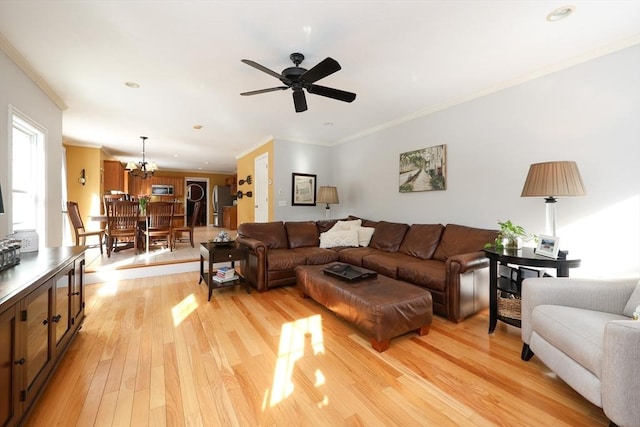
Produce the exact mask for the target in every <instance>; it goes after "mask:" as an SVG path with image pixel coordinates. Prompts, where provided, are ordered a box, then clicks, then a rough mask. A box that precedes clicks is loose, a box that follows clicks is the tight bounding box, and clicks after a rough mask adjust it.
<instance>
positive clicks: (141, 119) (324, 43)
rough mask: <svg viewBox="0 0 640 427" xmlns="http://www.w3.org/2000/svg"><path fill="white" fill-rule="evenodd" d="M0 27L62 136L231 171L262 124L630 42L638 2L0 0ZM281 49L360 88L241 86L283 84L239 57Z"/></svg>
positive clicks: (446, 98)
mask: <svg viewBox="0 0 640 427" xmlns="http://www.w3.org/2000/svg"><path fill="white" fill-rule="evenodd" d="M566 4H572V5H574V6H575V13H573V14H572V15H571V16H570V17H568V18H567V19H564V20H561V21H558V22H549V21H547V20H546V19H545V18H546V16H547V14H548V13H549V12H551V11H552V10H553V9H555V8H557V7H560V6H564V5H566ZM0 34H1V35H2V36H4V38H5V39H6V41H8V42H9V43H10V44H11V45H12V46H13V47H14V48H15V49H16V50H17V51H18V52H19V53H20V54H21V55H22V56H23V57H24V59H26V61H27V62H28V63H29V64H30V65H31V66H32V67H33V68H34V69H35V71H36V72H37V73H38V74H40V76H42V78H43V79H44V80H45V81H46V83H48V85H49V86H50V87H51V88H52V89H53V90H54V91H55V93H57V95H58V96H59V97H60V98H61V99H62V101H63V102H64V104H66V105H67V106H68V108H67V109H66V110H65V111H64V116H63V117H64V123H63V134H64V136H65V138H68V139H70V140H72V141H75V142H76V143H78V144H86V145H92V146H102V147H104V148H105V150H106V151H107V152H109V153H111V154H112V155H114V156H115V157H116V158H119V159H121V160H123V161H129V160H134V161H138V160H140V152H141V149H142V143H141V140H140V139H139V137H140V136H141V135H145V136H148V137H149V139H148V142H147V155H148V157H149V158H150V160H152V161H155V162H156V163H157V164H158V166H159V167H160V168H161V169H174V170H176V169H177V170H190V171H197V170H202V171H207V172H229V171H235V168H236V156H238V155H239V154H241V153H243V152H246V151H247V150H249V149H251V148H254V147H256V146H257V145H259V144H261V143H264V142H266V141H267V140H269V139H270V138H271V137H273V138H275V139H283V140H290V141H301V142H313V143H318V144H336V143H340V142H344V141H348V140H350V139H352V138H354V137H357V136H358V135H362V134H365V133H367V132H371V131H373V130H375V129H379V128H380V127H383V126H388V125H391V124H393V123H398V122H402V121H404V120H408V119H410V118H412V117H417V116H419V115H422V114H425V113H428V112H431V111H435V110H437V109H439V108H443V107H445V106H447V105H453V104H455V103H458V102H462V101H464V100H468V99H472V98H473V97H475V96H478V95H481V94H485V93H489V92H491V91H494V90H498V89H500V88H503V87H507V86H509V85H511V84H514V83H517V82H521V81H524V80H526V79H528V78H532V77H535V76H538V75H542V74H544V73H546V72H549V71H554V70H557V69H561V68H563V67H566V66H569V65H572V64H574V63H577V62H580V61H582V60H585V59H590V58H593V57H596V56H599V55H602V54H606V53H608V52H611V51H614V50H617V49H620V48H623V47H626V46H630V45H633V44H637V43H640V1H639V0H634V1H612V0H605V1H571V2H569V3H564V2H558V1H542V0H540V1H538V0H536V1H507V0H494V1H492V0H486V1H215V2H214V1H191V0H186V1H86V0H83V1H70V0H68V1H55V0H54V1H52V0H47V1H35V0H32V1H24V0H17V1H9V0H0ZM292 52H301V53H303V54H304V55H305V56H306V59H305V61H304V62H303V64H302V66H303V67H305V68H311V67H312V66H313V65H315V64H317V63H318V62H320V61H321V60H323V59H324V58H326V57H328V56H331V57H332V58H334V59H336V60H337V61H338V62H339V63H340V64H341V66H342V70H341V71H339V72H337V73H335V74H333V75H331V76H329V77H327V78H325V79H322V80H321V81H319V82H318V83H319V84H321V85H324V86H330V87H335V88H338V89H342V90H347V91H350V92H355V93H356V94H357V98H356V100H355V101H354V102H353V103H351V104H348V103H343V102H340V101H336V100H332V99H329V98H323V97H320V96H317V95H310V94H307V103H308V105H309V110H308V111H306V112H303V113H296V112H295V111H294V108H293V100H292V95H291V91H290V90H287V91H282V92H271V93H266V94H261V95H256V96H251V97H243V96H240V95H239V94H240V92H245V91H250V90H256V89H264V88H269V87H274V86H279V85H281V83H280V82H279V81H278V80H277V79H275V78H274V77H272V76H269V75H268V74H265V73H262V72H260V71H258V70H256V69H254V68H251V67H249V66H247V65H245V64H243V63H241V62H240V60H241V59H251V60H254V61H256V62H258V63H260V64H262V65H264V66H266V67H267V68H270V69H272V70H274V71H277V72H281V71H282V70H283V69H284V68H286V67H289V66H292V65H293V64H292V63H291V62H290V60H289V55H290V54H291V53H292ZM127 81H132V82H136V83H138V84H139V85H140V88H139V89H131V88H129V87H127V86H125V85H124V83H125V82H127ZM194 125H201V126H202V129H200V130H195V129H194V128H193V126H194Z"/></svg>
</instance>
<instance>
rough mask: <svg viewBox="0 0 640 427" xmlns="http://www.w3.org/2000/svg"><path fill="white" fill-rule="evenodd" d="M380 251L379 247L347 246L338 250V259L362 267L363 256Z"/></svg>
mask: <svg viewBox="0 0 640 427" xmlns="http://www.w3.org/2000/svg"><path fill="white" fill-rule="evenodd" d="M375 253H378V250H377V249H373V248H368V247H364V248H362V247H360V248H346V249H342V250H340V252H338V260H339V261H340V262H346V263H347V264H351V265H355V266H356V267H362V258H364V257H365V256H367V255H369V254H375Z"/></svg>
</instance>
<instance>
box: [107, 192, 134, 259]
mask: <svg viewBox="0 0 640 427" xmlns="http://www.w3.org/2000/svg"><path fill="white" fill-rule="evenodd" d="M106 212H107V230H106V234H107V257H109V258H110V257H111V250H112V248H113V244H114V242H115V241H116V240H119V241H122V240H123V239H132V240H133V247H134V248H135V249H136V252H137V250H138V220H139V215H140V205H139V204H138V202H127V201H115V202H107V206H106ZM120 249H125V248H120Z"/></svg>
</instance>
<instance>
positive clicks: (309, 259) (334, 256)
mask: <svg viewBox="0 0 640 427" xmlns="http://www.w3.org/2000/svg"><path fill="white" fill-rule="evenodd" d="M293 252H296V253H298V254H302V255H304V256H305V258H306V264H308V265H319V264H328V263H330V262H335V261H338V252H336V251H332V250H331V249H322V248H317V247H305V248H296V249H293Z"/></svg>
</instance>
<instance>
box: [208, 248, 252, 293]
mask: <svg viewBox="0 0 640 427" xmlns="http://www.w3.org/2000/svg"><path fill="white" fill-rule="evenodd" d="M248 256H249V250H248V249H247V248H246V247H245V246H242V245H239V244H238V243H235V242H234V243H231V244H229V245H219V244H215V243H213V242H202V243H200V280H199V281H198V284H200V283H202V281H203V280H204V281H205V282H206V283H207V286H208V287H209V299H208V301H211V294H212V293H213V290H214V289H217V288H226V287H229V286H237V285H239V284H240V281H244V282H245V285H246V288H247V293H250V292H251V288H250V285H249V282H248V281H247V280H245V279H244V277H242V276H240V275H238V278H237V279H235V280H230V281H228V282H224V283H219V282H216V281H215V280H214V279H213V276H214V275H215V274H216V273H215V271H214V270H213V264H216V263H221V262H229V261H230V262H231V268H235V263H236V261H241V262H247V258H248ZM205 259H206V260H208V269H207V271H205V270H204V263H205Z"/></svg>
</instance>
